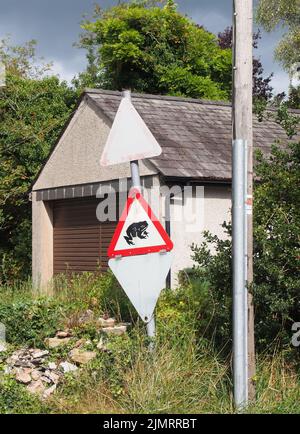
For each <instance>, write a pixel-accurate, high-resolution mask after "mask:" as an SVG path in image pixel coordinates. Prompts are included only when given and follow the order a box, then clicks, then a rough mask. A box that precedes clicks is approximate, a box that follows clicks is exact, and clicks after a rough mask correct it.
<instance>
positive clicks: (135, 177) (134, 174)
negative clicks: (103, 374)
mask: <svg viewBox="0 0 300 434" xmlns="http://www.w3.org/2000/svg"><path fill="white" fill-rule="evenodd" d="M123 98H129V99H131V92H130V90H124V91H123ZM130 171H131V182H132V187H136V188H138V189H139V190H140V189H141V177H140V170H139V162H138V161H137V160H136V161H130ZM147 334H148V336H149V338H154V337H155V319H154V316H153V317H152V318H151V319H150V321H149V322H148V323H147ZM153 348H154V346H153V344H151V345H150V350H153Z"/></svg>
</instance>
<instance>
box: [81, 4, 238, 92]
mask: <svg viewBox="0 0 300 434" xmlns="http://www.w3.org/2000/svg"><path fill="white" fill-rule="evenodd" d="M155 3H156V2H149V1H135V2H130V3H121V4H120V5H118V6H115V7H112V8H110V9H107V10H105V11H103V10H102V9H100V8H96V10H95V15H94V19H93V20H92V21H86V22H84V24H83V25H82V27H83V29H84V30H85V32H84V33H83V34H82V36H81V39H80V46H81V47H82V48H85V49H87V50H88V61H89V64H88V68H87V71H86V72H85V73H83V74H81V75H80V76H79V77H78V78H77V80H75V83H76V85H77V86H79V87H83V86H87V85H88V86H96V87H102V88H106V89H119V90H122V89H123V88H131V89H132V90H135V91H138V92H146V93H162V94H167V93H168V94H172V95H185V96H191V97H199V98H211V99H228V98H229V95H230V90H231V50H230V49H221V48H220V47H219V45H218V42H217V38H216V37H215V36H214V35H213V34H212V33H210V32H208V31H207V30H205V29H204V28H203V27H200V26H197V25H196V24H195V23H193V22H192V21H191V20H190V19H188V18H187V17H185V16H182V15H181V14H180V13H179V12H177V10H176V6H175V4H174V2H173V1H170V0H169V1H166V2H164V3H165V5H164V7H163V8H161V7H159V6H158V5H155Z"/></svg>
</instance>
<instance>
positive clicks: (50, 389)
mask: <svg viewBox="0 0 300 434" xmlns="http://www.w3.org/2000/svg"><path fill="white" fill-rule="evenodd" d="M55 390H56V384H53V386H51V387H48V389H46V390H45V391H44V393H43V396H42V398H43V399H47V398H49V396H51V395H52V393H54V392H55Z"/></svg>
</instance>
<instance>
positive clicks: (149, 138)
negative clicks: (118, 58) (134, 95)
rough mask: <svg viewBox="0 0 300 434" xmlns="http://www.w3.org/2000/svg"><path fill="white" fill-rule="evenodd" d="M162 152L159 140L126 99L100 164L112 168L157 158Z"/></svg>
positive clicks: (114, 123)
mask: <svg viewBox="0 0 300 434" xmlns="http://www.w3.org/2000/svg"><path fill="white" fill-rule="evenodd" d="M161 152H162V150H161V147H160V146H159V144H158V143H157V140H156V139H155V137H154V136H153V134H152V133H151V131H150V130H149V128H148V127H147V125H146V124H145V122H144V121H143V119H142V118H141V116H140V115H139V113H138V112H137V111H136V109H135V108H134V106H133V105H132V103H131V100H130V98H128V97H124V98H123V99H122V101H121V104H120V106H119V109H118V111H117V114H116V117H115V120H114V122H113V125H112V127H111V130H110V133H109V136H108V139H107V141H106V144H105V147H104V150H103V153H102V156H101V160H100V164H101V165H102V166H110V165H113V164H119V163H125V162H128V161H134V160H142V159H144V158H150V157H156V156H157V155H160V154H161Z"/></svg>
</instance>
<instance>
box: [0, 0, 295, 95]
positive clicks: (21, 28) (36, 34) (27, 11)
mask: <svg viewBox="0 0 300 434" xmlns="http://www.w3.org/2000/svg"><path fill="white" fill-rule="evenodd" d="M98 3H99V4H100V6H101V7H103V8H106V7H108V6H110V5H115V4H117V3H118V0H98ZM177 3H178V4H179V9H180V11H181V12H182V13H185V14H187V15H188V16H189V17H191V18H192V19H193V20H195V21H196V22H197V23H199V24H202V25H204V26H205V27H206V28H207V29H208V30H209V31H211V32H213V33H218V32H219V31H222V30H224V28H225V27H227V26H229V25H231V21H232V0H177ZM94 4H95V0H51V1H47V0H44V1H41V0H26V1H24V0H0V36H4V35H5V34H8V33H10V34H11V35H12V38H13V42H14V43H17V44H23V43H24V42H26V41H28V40H30V39H36V40H37V41H38V49H37V54H38V56H43V57H44V58H45V59H46V60H47V61H48V60H50V61H51V60H52V61H53V62H54V70H55V71H56V72H58V73H59V75H60V76H61V78H64V79H67V80H68V81H70V78H71V77H73V76H74V75H76V74H77V73H78V72H80V71H82V70H83V69H84V67H85V64H86V60H85V54H84V51H80V50H78V48H76V47H74V46H73V44H74V42H76V41H78V36H79V34H80V32H81V29H80V21H81V20H82V16H83V14H84V13H88V14H89V15H91V14H92V11H93V8H94ZM280 36H281V34H280V32H273V33H271V34H266V33H264V34H263V38H262V40H261V41H260V48H259V50H258V51H257V53H258V54H259V55H260V56H261V58H262V63H263V66H264V68H265V71H266V73H270V72H274V73H275V77H274V80H273V85H274V87H276V89H283V90H286V89H287V87H286V86H287V84H288V75H287V74H285V73H284V72H283V71H282V69H281V68H280V66H279V65H278V64H277V63H276V62H274V59H273V50H274V46H275V45H276V42H277V41H278V40H279V38H280Z"/></svg>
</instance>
